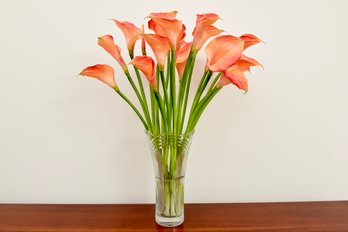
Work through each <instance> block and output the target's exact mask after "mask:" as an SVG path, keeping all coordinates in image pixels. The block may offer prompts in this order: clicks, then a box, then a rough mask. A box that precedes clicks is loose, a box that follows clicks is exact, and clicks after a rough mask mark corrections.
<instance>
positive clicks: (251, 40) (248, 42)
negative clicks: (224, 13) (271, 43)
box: [239, 34, 262, 49]
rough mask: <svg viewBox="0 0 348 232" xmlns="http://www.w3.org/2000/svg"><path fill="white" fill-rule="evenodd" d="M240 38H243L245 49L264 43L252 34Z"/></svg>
mask: <svg viewBox="0 0 348 232" xmlns="http://www.w3.org/2000/svg"><path fill="white" fill-rule="evenodd" d="M239 38H241V39H242V40H243V41H244V49H246V48H248V47H250V46H252V45H255V44H258V43H260V42H262V40H261V39H260V38H258V37H256V36H255V35H252V34H244V35H241V36H240V37H239Z"/></svg>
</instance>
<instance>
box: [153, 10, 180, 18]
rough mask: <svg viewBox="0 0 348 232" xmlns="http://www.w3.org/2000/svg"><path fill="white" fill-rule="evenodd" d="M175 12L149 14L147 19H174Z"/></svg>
mask: <svg viewBox="0 0 348 232" xmlns="http://www.w3.org/2000/svg"><path fill="white" fill-rule="evenodd" d="M177 13H178V12H177V11H169V12H159V13H151V14H150V15H149V17H150V18H151V17H154V18H163V19H175V17H176V14H177Z"/></svg>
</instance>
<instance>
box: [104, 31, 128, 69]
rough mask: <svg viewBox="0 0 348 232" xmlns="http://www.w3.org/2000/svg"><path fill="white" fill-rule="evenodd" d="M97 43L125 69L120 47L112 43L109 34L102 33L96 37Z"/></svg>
mask: <svg viewBox="0 0 348 232" xmlns="http://www.w3.org/2000/svg"><path fill="white" fill-rule="evenodd" d="M98 45H99V46H101V47H102V48H104V49H105V51H107V52H108V53H109V54H110V55H111V56H112V57H114V58H115V60H116V61H117V62H118V63H119V64H120V65H121V67H122V69H123V70H127V65H126V63H125V62H124V60H123V58H122V56H121V49H120V47H118V46H117V45H116V44H115V43H114V38H113V37H112V36H111V35H104V36H102V37H99V38H98Z"/></svg>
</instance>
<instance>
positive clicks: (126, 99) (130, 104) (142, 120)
mask: <svg viewBox="0 0 348 232" xmlns="http://www.w3.org/2000/svg"><path fill="white" fill-rule="evenodd" d="M115 91H116V90H115ZM116 92H117V93H118V94H119V95H120V96H121V97H122V98H123V99H124V100H125V101H126V102H127V103H128V105H129V106H130V107H132V109H133V110H134V112H135V113H136V114H137V115H138V117H139V119H140V120H141V122H142V123H143V125H144V127H145V129H146V130H148V126H147V124H146V122H145V120H144V118H143V116H142V115H141V114H140V112H139V111H138V109H137V108H136V107H135V106H134V105H133V103H132V102H131V101H130V100H129V99H128V98H127V97H126V96H125V95H124V94H123V93H122V92H121V91H116Z"/></svg>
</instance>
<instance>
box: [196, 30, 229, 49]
mask: <svg viewBox="0 0 348 232" xmlns="http://www.w3.org/2000/svg"><path fill="white" fill-rule="evenodd" d="M223 31H224V30H220V29H218V28H216V27H214V26H209V27H207V28H205V29H204V30H203V29H202V30H197V33H196V34H195V35H194V39H193V42H192V48H193V49H195V50H196V51H198V50H200V49H201V48H202V46H203V45H204V43H205V42H206V41H207V40H208V39H209V38H211V37H213V36H216V35H218V34H220V33H221V32H223Z"/></svg>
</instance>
